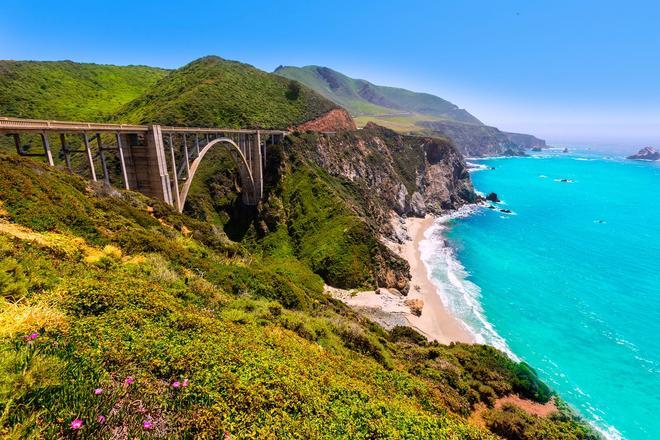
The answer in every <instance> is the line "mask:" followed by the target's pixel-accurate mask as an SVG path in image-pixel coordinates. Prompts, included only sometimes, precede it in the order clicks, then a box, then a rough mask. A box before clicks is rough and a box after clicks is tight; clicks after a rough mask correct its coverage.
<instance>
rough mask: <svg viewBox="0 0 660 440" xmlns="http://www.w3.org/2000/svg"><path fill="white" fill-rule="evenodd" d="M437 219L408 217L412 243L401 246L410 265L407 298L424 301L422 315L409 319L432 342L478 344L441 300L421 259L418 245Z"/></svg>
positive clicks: (400, 253) (401, 254) (402, 253)
mask: <svg viewBox="0 0 660 440" xmlns="http://www.w3.org/2000/svg"><path fill="white" fill-rule="evenodd" d="M436 220H437V218H436V217H432V216H429V215H427V216H426V217H425V218H407V219H406V220H405V224H406V229H407V230H408V235H409V236H410V240H407V241H406V242H405V243H404V244H403V245H401V251H400V252H399V255H400V256H401V257H402V258H404V259H405V260H406V261H408V264H409V265H410V275H411V277H410V292H409V293H408V299H412V300H414V299H421V300H422V301H424V307H423V308H422V315H421V316H415V315H412V316H410V317H409V318H408V320H409V321H410V323H411V325H412V326H413V327H415V328H416V329H418V330H420V331H421V332H422V333H423V334H425V335H426V336H427V337H429V339H432V340H437V341H438V342H440V343H443V344H449V343H450V342H466V343H475V342H476V340H475V337H474V336H473V335H472V334H471V333H470V332H469V330H468V329H467V328H466V326H465V324H463V322H462V321H461V320H460V319H459V318H457V317H456V316H454V315H453V314H452V313H451V311H450V310H449V309H448V307H447V305H445V304H444V302H443V301H442V298H441V297H440V294H439V293H438V287H437V286H436V285H435V284H434V283H433V281H431V279H430V277H429V273H428V271H427V269H426V264H425V263H424V261H423V260H422V256H421V252H420V250H419V245H420V243H421V241H422V240H424V239H425V236H424V234H425V232H426V231H427V230H428V229H429V228H430V227H431V226H433V223H434V222H435V221H436Z"/></svg>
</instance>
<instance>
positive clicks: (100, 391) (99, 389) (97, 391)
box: [94, 388, 103, 396]
mask: <svg viewBox="0 0 660 440" xmlns="http://www.w3.org/2000/svg"><path fill="white" fill-rule="evenodd" d="M101 393H103V388H97V389H95V390H94V394H95V395H97V396H98V395H99V394H101Z"/></svg>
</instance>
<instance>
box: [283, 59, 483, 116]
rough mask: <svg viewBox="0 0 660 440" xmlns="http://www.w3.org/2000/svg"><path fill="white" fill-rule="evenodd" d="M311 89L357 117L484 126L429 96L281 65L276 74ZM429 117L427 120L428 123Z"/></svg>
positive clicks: (333, 73) (329, 72)
mask: <svg viewBox="0 0 660 440" xmlns="http://www.w3.org/2000/svg"><path fill="white" fill-rule="evenodd" d="M274 73H276V74H278V75H281V76H284V77H286V78H291V79H295V80H297V81H300V82H301V83H303V84H305V85H307V86H309V87H311V88H312V89H314V90H316V91H317V92H319V93H320V94H322V95H323V96H325V97H327V98H328V99H331V100H332V101H334V102H336V103H337V104H339V105H341V106H343V107H344V108H346V109H347V110H348V111H349V112H350V113H351V114H352V115H353V116H378V115H389V114H398V116H399V117H401V116H406V115H405V114H406V113H409V114H410V116H411V117H415V116H416V115H426V116H427V117H428V116H430V117H431V118H430V119H431V120H434V119H436V118H439V119H446V120H451V121H457V122H463V123H470V124H481V122H480V121H479V120H478V119H477V118H475V117H474V116H472V115H471V114H469V113H468V112H467V111H465V110H463V109H460V108H458V106H456V105H454V104H452V103H451V102H449V101H446V100H444V99H442V98H439V97H437V96H434V95H430V94H428V93H417V92H411V91H410V90H405V89H400V88H395V87H385V86H377V85H375V84H372V83H370V82H368V81H365V80H362V79H353V78H350V77H348V76H346V75H344V74H342V73H339V72H337V71H334V70H332V69H329V68H327V67H320V66H305V67H290V66H286V67H285V66H280V67H278V68H277V69H276V70H275V72H274ZM428 119H429V118H427V120H428Z"/></svg>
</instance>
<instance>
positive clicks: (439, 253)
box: [419, 205, 520, 361]
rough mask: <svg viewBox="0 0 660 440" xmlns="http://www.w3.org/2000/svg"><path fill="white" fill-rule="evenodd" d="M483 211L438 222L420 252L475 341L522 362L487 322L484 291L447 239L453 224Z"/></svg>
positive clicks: (476, 208) (463, 211)
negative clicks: (459, 219)
mask: <svg viewBox="0 0 660 440" xmlns="http://www.w3.org/2000/svg"><path fill="white" fill-rule="evenodd" d="M482 209H483V207H482V206H480V205H468V206H464V207H462V208H460V209H458V210H457V211H455V212H453V213H452V214H449V215H445V216H441V217H439V218H437V219H436V221H435V222H434V223H433V225H432V226H431V227H430V228H428V229H427V230H426V231H425V232H424V240H422V241H421V242H420V243H419V252H420V256H421V259H422V262H423V263H424V266H426V271H427V273H428V274H429V278H430V280H431V282H432V283H433V285H434V286H435V287H436V291H437V293H438V295H439V296H440V298H441V300H442V302H443V304H444V305H445V307H447V308H448V309H449V311H450V312H451V313H452V314H453V315H454V316H455V317H456V318H458V319H459V320H460V321H461V322H462V323H463V325H464V326H465V328H466V329H467V330H468V331H469V332H470V333H471V334H472V335H473V336H474V339H475V341H476V342H478V343H480V344H489V345H492V346H493V347H495V348H497V349H499V350H501V351H503V352H505V353H507V354H508V355H509V356H510V357H511V358H512V359H513V360H515V361H520V359H519V358H518V357H517V356H516V355H515V354H514V353H513V352H512V351H511V349H510V348H509V346H508V345H507V343H506V341H505V340H504V338H502V337H501V336H500V335H499V334H498V333H497V331H496V330H495V328H494V327H493V325H492V324H491V323H490V322H489V321H488V319H487V318H486V315H485V313H484V310H483V307H482V306H481V301H480V297H481V289H480V288H479V286H477V285H476V284H474V283H473V282H471V281H470V280H469V279H468V278H469V273H468V272H467V270H466V269H465V267H463V265H462V264H461V262H460V261H459V260H458V259H457V258H456V254H455V251H454V249H453V248H452V247H451V246H450V245H449V244H448V243H447V241H446V240H445V237H444V235H443V233H444V231H446V230H447V228H448V223H449V222H450V221H451V220H453V219H456V218H461V217H467V216H469V215H474V214H476V213H478V212H480V211H481V210H482Z"/></svg>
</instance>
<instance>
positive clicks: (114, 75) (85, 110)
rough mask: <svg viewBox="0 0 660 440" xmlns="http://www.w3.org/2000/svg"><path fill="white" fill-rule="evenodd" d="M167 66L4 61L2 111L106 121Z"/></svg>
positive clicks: (0, 86) (0, 89)
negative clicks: (162, 67)
mask: <svg viewBox="0 0 660 440" xmlns="http://www.w3.org/2000/svg"><path fill="white" fill-rule="evenodd" d="M165 75H167V71H166V70H163V69H158V68H155V67H146V66H111V65H101V64H82V63H74V62H71V61H52V62H51V61H47V62H42V61H0V116H11V117H17V118H32V119H59V120H74V121H75V120H78V121H99V122H101V121H108V120H109V119H110V118H111V117H112V115H114V113H116V112H117V111H118V110H119V109H120V108H121V107H122V106H123V105H125V104H127V103H128V102H130V101H132V100H133V99H135V98H137V97H138V96H139V95H141V94H142V93H144V92H145V91H146V90H147V89H148V88H149V87H150V86H152V85H153V84H154V83H156V81H158V80H159V79H161V78H163V77H164V76H165Z"/></svg>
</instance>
